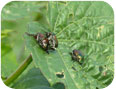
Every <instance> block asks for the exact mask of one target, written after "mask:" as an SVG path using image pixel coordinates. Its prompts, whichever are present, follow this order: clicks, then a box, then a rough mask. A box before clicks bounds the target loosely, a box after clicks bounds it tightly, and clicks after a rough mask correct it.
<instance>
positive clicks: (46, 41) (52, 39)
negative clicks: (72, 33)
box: [26, 32, 58, 54]
mask: <svg viewBox="0 0 116 90" xmlns="http://www.w3.org/2000/svg"><path fill="white" fill-rule="evenodd" d="M26 34H27V35H28V36H33V37H34V38H35V39H36V40H37V42H38V43H39V45H40V46H41V47H42V48H43V49H44V50H45V51H46V52H47V53H48V54H49V52H48V51H49V50H51V49H52V50H56V48H57V47H58V40H57V38H56V35H55V34H53V33H51V32H46V34H45V35H44V34H42V33H37V34H29V33H27V32H26Z"/></svg>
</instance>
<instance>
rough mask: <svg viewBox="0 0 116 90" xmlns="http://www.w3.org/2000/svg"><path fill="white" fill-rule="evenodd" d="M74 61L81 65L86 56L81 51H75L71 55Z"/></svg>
mask: <svg viewBox="0 0 116 90" xmlns="http://www.w3.org/2000/svg"><path fill="white" fill-rule="evenodd" d="M70 54H71V56H72V60H73V61H76V62H78V63H79V64H82V62H83V59H84V55H83V54H82V53H81V52H80V51H79V50H76V49H74V50H73V51H72V52H71V53H70Z"/></svg>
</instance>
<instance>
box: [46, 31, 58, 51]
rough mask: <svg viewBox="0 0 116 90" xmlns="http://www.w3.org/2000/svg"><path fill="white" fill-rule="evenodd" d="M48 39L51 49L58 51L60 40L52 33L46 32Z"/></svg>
mask: <svg viewBox="0 0 116 90" xmlns="http://www.w3.org/2000/svg"><path fill="white" fill-rule="evenodd" d="M46 37H47V39H48V42H49V48H50V49H52V50H56V48H57V47H58V40H57V38H56V35H55V34H53V33H51V32H46Z"/></svg>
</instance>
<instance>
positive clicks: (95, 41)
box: [25, 2, 114, 89]
mask: <svg viewBox="0 0 116 90" xmlns="http://www.w3.org/2000/svg"><path fill="white" fill-rule="evenodd" d="M56 3H57V7H56ZM60 3H61V2H49V5H48V6H49V8H48V11H49V9H51V11H49V12H48V13H50V14H48V16H49V17H48V21H49V22H48V23H49V26H50V27H48V28H49V29H50V30H49V29H44V30H43V28H45V27H44V26H41V25H40V24H38V23H35V22H34V23H31V24H29V33H37V32H45V31H52V32H54V33H55V34H56V36H57V38H58V41H59V46H58V48H57V50H56V51H53V52H51V53H50V54H47V53H46V52H45V51H43V50H42V49H41V48H40V46H39V45H38V44H37V43H36V41H35V40H34V39H33V38H32V37H29V36H25V39H26V43H27V47H28V48H29V49H30V50H31V52H32V56H33V60H34V62H35V65H36V67H39V68H40V70H41V71H42V73H43V74H44V75H45V77H46V78H47V80H48V81H49V83H50V84H51V85H54V84H55V83H57V82H62V83H63V84H64V85H65V88H70V89H72V88H104V87H106V86H108V85H109V84H110V83H111V81H112V79H113V73H114V67H113V66H114V25H113V24H114V22H113V19H114V16H113V10H112V8H111V7H110V6H109V5H108V4H106V3H104V2H64V3H63V4H62V5H61V4H60ZM52 4H53V5H52ZM54 5H55V6H54ZM61 7H62V8H61ZM54 8H58V9H57V11H56V9H54ZM54 10H55V13H53V12H54ZM52 11H53V12H52ZM56 13H57V14H56ZM50 15H52V16H51V17H50ZM54 17H55V18H54ZM52 19H53V20H52ZM54 19H55V20H54ZM35 25H36V28H35ZM53 26H54V27H53ZM37 27H38V28H37ZM40 27H43V28H42V29H41V28H40ZM51 27H52V28H51ZM73 49H78V50H80V51H82V52H83V53H84V56H85V57H84V63H83V65H82V66H81V65H80V64H79V63H78V62H72V60H71V56H70V54H69V52H71V51H72V50H73Z"/></svg>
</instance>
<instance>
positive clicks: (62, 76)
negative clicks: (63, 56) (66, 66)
mask: <svg viewBox="0 0 116 90" xmlns="http://www.w3.org/2000/svg"><path fill="white" fill-rule="evenodd" d="M56 76H57V77H58V78H64V72H57V73H56Z"/></svg>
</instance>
